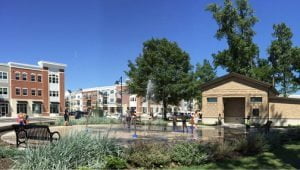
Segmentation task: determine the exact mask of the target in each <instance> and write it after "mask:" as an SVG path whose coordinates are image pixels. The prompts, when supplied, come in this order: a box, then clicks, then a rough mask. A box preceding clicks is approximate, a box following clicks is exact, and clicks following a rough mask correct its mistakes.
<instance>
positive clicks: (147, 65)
mask: <svg viewBox="0 0 300 170" xmlns="http://www.w3.org/2000/svg"><path fill="white" fill-rule="evenodd" d="M128 67H129V70H128V71H126V74H127V75H128V77H129V78H130V81H129V82H128V86H129V89H130V91H131V92H133V93H136V94H137V95H138V96H143V97H145V96H146V93H147V85H148V83H149V81H150V80H151V82H152V83H153V94H154V100H155V101H156V102H163V106H164V118H166V111H167V106H168V104H174V105H177V104H178V103H179V102H180V101H181V100H182V99H188V98H190V95H189V93H190V92H191V90H192V88H191V86H190V84H191V83H192V79H191V78H192V77H191V76H190V72H191V68H192V67H191V64H190V57H189V55H188V54H187V53H186V52H185V51H183V50H182V49H180V47H179V46H178V45H177V43H175V42H171V41H169V40H167V39H165V38H163V39H151V40H148V41H146V42H144V44H143V50H142V54H140V55H139V57H137V58H136V60H135V62H132V61H129V62H128Z"/></svg>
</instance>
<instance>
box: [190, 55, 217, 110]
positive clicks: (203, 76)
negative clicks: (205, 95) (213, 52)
mask: <svg viewBox="0 0 300 170" xmlns="http://www.w3.org/2000/svg"><path fill="white" fill-rule="evenodd" d="M216 77H217V75H216V70H215V69H214V68H213V67H212V66H211V64H210V63H209V61H208V60H206V59H204V60H203V65H201V64H199V63H197V64H196V70H195V73H194V84H193V85H194V90H193V92H194V95H193V96H195V98H196V99H197V104H198V106H199V108H201V103H202V95H201V90H200V88H199V87H200V86H201V85H202V84H204V83H206V82H209V81H211V80H213V79H215V78H216Z"/></svg>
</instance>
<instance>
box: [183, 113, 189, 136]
mask: <svg viewBox="0 0 300 170" xmlns="http://www.w3.org/2000/svg"><path fill="white" fill-rule="evenodd" d="M181 116H182V132H184V128H185V129H186V132H188V129H187V125H186V115H185V114H184V113H181Z"/></svg>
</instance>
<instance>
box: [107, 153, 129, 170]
mask: <svg viewBox="0 0 300 170" xmlns="http://www.w3.org/2000/svg"><path fill="white" fill-rule="evenodd" d="M105 161H106V164H105V168H107V169H125V168H127V162H126V160H124V159H123V158H120V157H116V156H108V157H106V158H105Z"/></svg>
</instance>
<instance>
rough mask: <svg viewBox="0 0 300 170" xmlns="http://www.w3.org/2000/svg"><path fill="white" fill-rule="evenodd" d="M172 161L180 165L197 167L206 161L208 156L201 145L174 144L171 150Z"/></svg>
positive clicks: (188, 143)
mask: <svg viewBox="0 0 300 170" xmlns="http://www.w3.org/2000/svg"><path fill="white" fill-rule="evenodd" d="M170 154H171V159H172V161H174V162H176V163H178V164H181V165H185V166H188V165H199V164H201V163H205V162H207V161H208V159H209V156H208V154H207V152H206V149H205V147H204V145H203V144H200V143H194V142H192V143H190V142H183V143H179V144H175V145H174V146H172V149H171V153H170Z"/></svg>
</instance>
